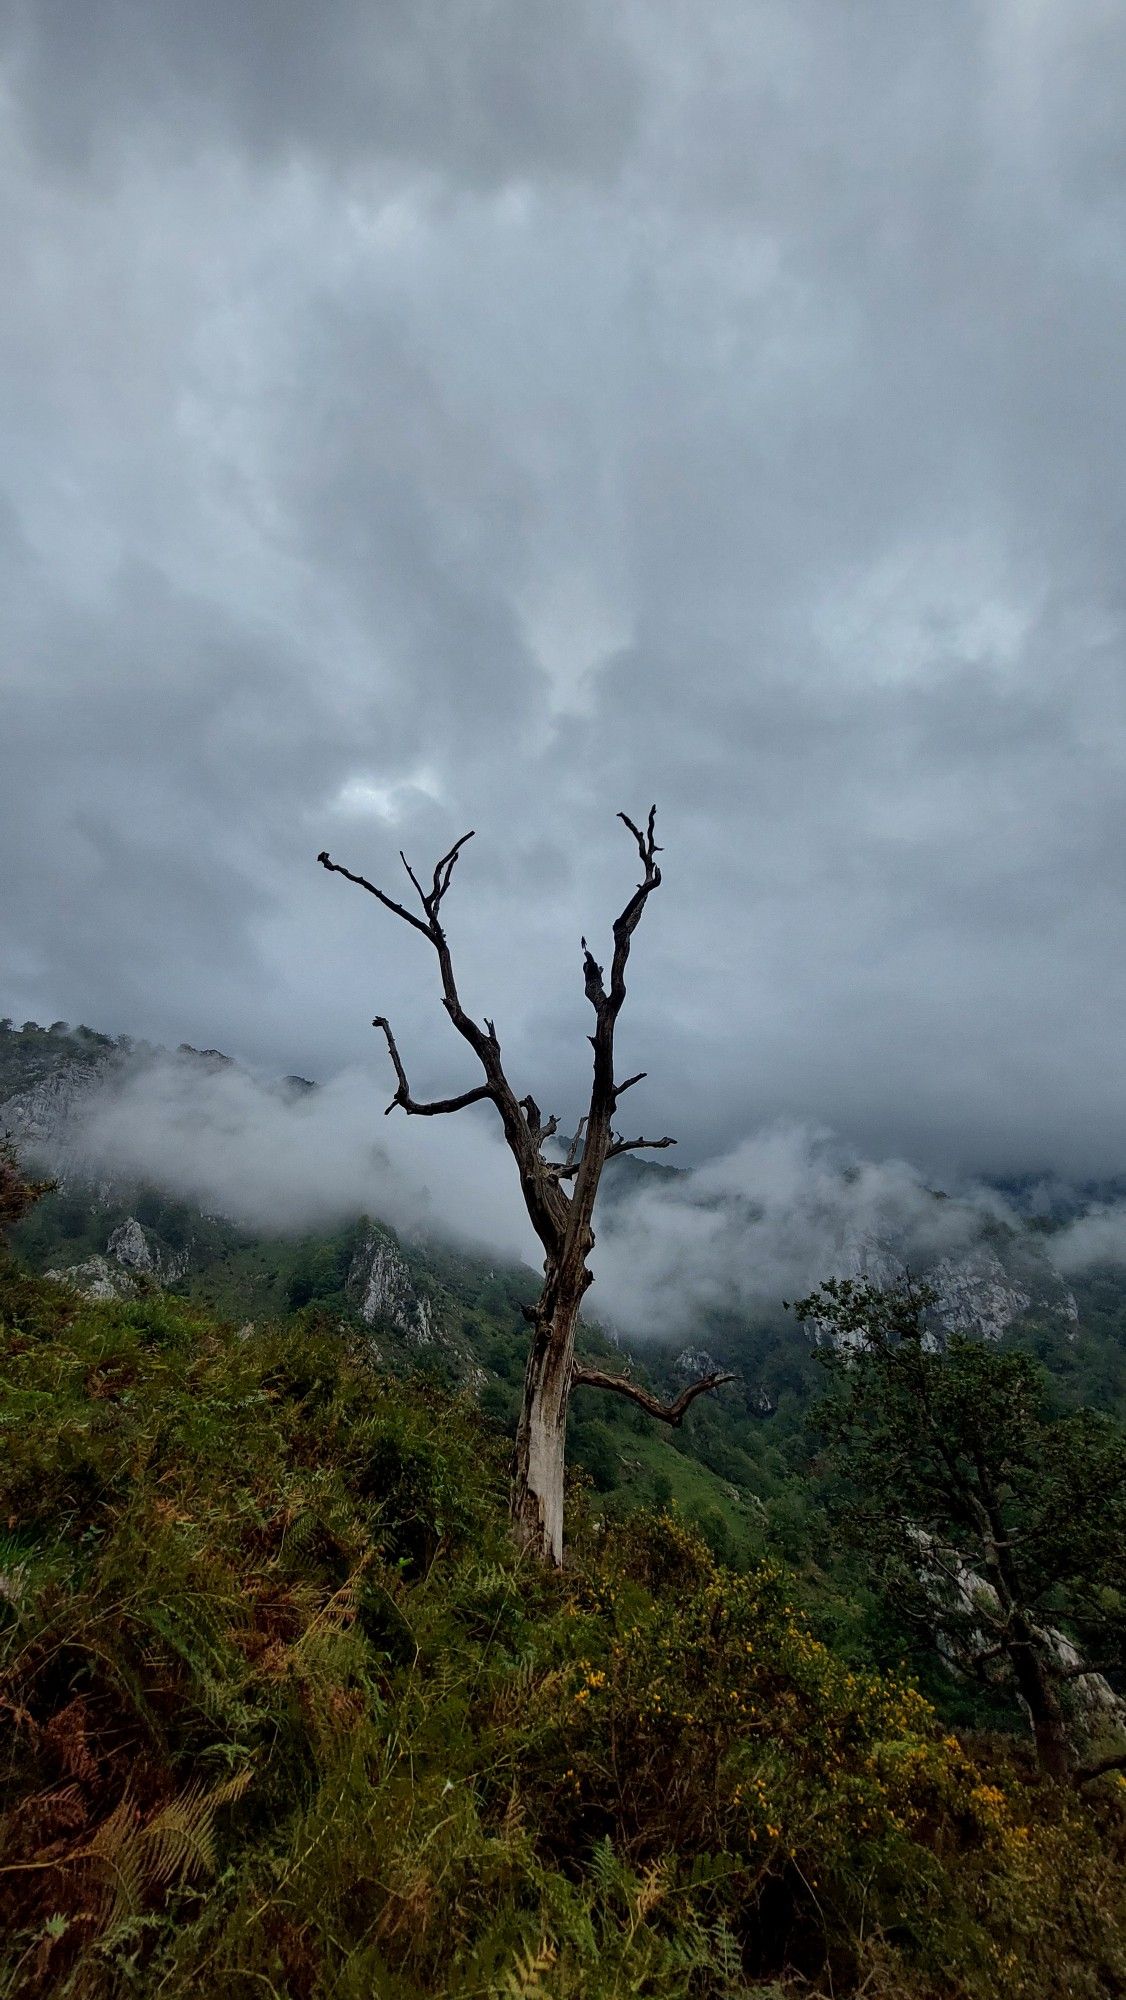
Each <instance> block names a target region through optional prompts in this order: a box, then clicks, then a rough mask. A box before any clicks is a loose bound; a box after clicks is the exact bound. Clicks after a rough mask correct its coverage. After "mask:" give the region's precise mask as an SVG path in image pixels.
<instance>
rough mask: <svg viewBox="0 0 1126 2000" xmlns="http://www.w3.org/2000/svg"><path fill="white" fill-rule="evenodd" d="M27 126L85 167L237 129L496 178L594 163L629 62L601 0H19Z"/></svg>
mask: <svg viewBox="0 0 1126 2000" xmlns="http://www.w3.org/2000/svg"><path fill="white" fill-rule="evenodd" d="M5 39H6V41H7V46H8V52H9V60H10V62H11V65H12V69H13V72H14V75H15V77H16V81H17V85H18V88H19V91H20V95H21V99H22V102H23V105H24V106H25V109H26V115H27V118H28V121H29V123H30V125H31V129H32V133H33V136H34V141H35V143H36V145H37V147H39V148H40V149H41V150H42V152H43V153H44V154H46V155H47V156H48V157H49V158H52V159H54V160H56V161H58V162H60V163H62V164H65V165H66V166H68V167H73V168H76V169H81V168H83V167H85V166H87V165H88V164H89V163H90V161H91V160H92V158H94V157H95V156H96V155H98V154H99V153H101V152H103V151H104V152H109V153H111V154H112V153H113V152H114V150H115V149H116V148H117V146H118V145H119V143H120V142H121V141H122V140H123V138H132V137H136V136H138V135H139V136H141V137H142V138H147V139H151V140H156V141H159V140H161V139H163V140H165V141H167V140H169V139H171V140H172V141H173V142H182V141H185V140H186V141H187V142H188V143H198V141H199V139H200V138H201V137H212V136H214V137H218V138H220V139H230V140H233V141H234V143H236V144H237V145H239V146H242V147H245V148H246V149H247V151H248V152H250V153H252V154H255V155H257V156H259V157H261V158H263V159H265V160H267V161H274V160H276V159H278V158H281V157H285V156H287V155H289V154H292V153H301V152H310V153H314V154H316V155H317V156H318V157H319V158H321V159H323V160H324V161H326V162H329V163H332V164H333V165H339V166H346V165H348V164H350V163H352V162H354V161H356V160H359V159H365V158H371V157H373V156H380V155H383V156H386V157H388V158H391V159H396V160H399V161H402V162H404V163H405V164H409V165H411V166H414V167H416V168H418V169H421V170H422V171H425V172H431V173H438V174H449V175H450V176H452V177H456V178H457V179H459V180H463V181H464V182H465V184H466V185H468V186H472V187H478V186H480V187H489V186H493V185H495V184H496V183H498V182H503V181H505V180H507V179H508V178H509V177H510V176H512V175H519V174H521V173H525V172H533V173H534V172H543V171H548V172H551V171H556V172H562V173H567V174H573V175H577V176H578V177H579V178H581V179H587V178H590V179H598V178H601V177H602V176H604V175H606V174H609V173H612V172H613V171H614V170H615V168H616V167H617V166H618V165H619V164H620V162H621V160H622V158H623V155H624V153H625V151H626V149H627V148H628V146H629V142H630V138H631V135H632V131H633V126H634V122H635V117H636V103H637V92H636V84H635V79H634V72H633V65H632V63H631V61H630V60H629V58H628V56H627V54H626V51H625V49H624V47H623V43H622V38H621V37H620V36H619V34H618V33H617V32H616V30H615V28H614V25H613V19H612V13H611V10H608V9H605V8H601V7H598V6H596V5H594V4H591V0H563V4H555V0H553V4H551V5H545V4H539V0H533V4H531V5H529V4H527V0H472V4H470V5H469V6H466V7H462V8H459V9H458V11H457V15H456V18H455V17H454V16H453V15H451V13H450V10H449V9H448V8H447V7H443V6H441V5H440V4H438V0H333V3H332V4H330V5H327V6H323V7H309V6H307V5H305V4H304V0H240V4H238V5H236V6H226V5H223V4H221V0H203V4H202V5H199V6H193V7H190V8H184V7H183V6H181V5H179V4H178V0H91V4H89V5H87V6H83V7H81V8H75V7H73V6H71V5H70V4H69V0H23V4H21V0H15V4H14V5H13V6H12V7H11V8H10V9H9V10H8V27H7V31H6V37H5Z"/></svg>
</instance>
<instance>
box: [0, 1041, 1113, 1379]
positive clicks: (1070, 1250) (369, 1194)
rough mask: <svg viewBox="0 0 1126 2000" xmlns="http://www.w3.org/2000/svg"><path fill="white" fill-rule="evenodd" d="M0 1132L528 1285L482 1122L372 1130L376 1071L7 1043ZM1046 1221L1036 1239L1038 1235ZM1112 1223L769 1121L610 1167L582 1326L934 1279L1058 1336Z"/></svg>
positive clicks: (516, 1228)
mask: <svg viewBox="0 0 1126 2000" xmlns="http://www.w3.org/2000/svg"><path fill="white" fill-rule="evenodd" d="M0 1047H2V1049H3V1051H4V1066H3V1069H2V1070H0V1117H2V1118H3V1119H4V1121H5V1123H6V1124H7V1125H8V1127H9V1128H10V1129H11V1130H12V1131H13V1132H14V1133H15V1134H16V1136H17V1137H20V1138H22V1139H24V1141H25V1142H26V1143H28V1144H29V1145H30V1146H31V1148H32V1150H33V1151H34V1152H35V1153H36V1154H37V1156H38V1157H41V1158H43V1159H44V1160H45V1161H46V1162H47V1163H48V1164H49V1165H51V1166H52V1168H53V1169H54V1170H55V1171H57V1172H59V1173H61V1174H62V1176H63V1177H64V1179H66V1180H71V1181H74V1180H78V1181H81V1182H83V1183H86V1184H91V1185H99V1186H102V1187H106V1186H116V1187H118V1188H121V1189H125V1190H128V1189H129V1188H132V1187H153V1188H159V1189H161V1190H164V1191H165V1192H166V1193H168V1194H171V1195H174V1196H175V1197H177V1198H178V1199H179V1200H181V1201H184V1202H187V1203H190V1204H193V1205H194V1206H195V1207H197V1208H198V1209H200V1210H201V1211H202V1212H204V1213H206V1214H214V1215H217V1216H220V1217H225V1218H228V1219H230V1220H232V1221H234V1222H237V1223H238V1224H240V1225H242V1226H244V1227H248V1228H251V1229H254V1230H257V1231H260V1232H263V1233H264V1234H266V1235H285V1234H290V1235H294V1234H299V1233H302V1232H307V1231H310V1230H316V1229H331V1228H334V1227H337V1226H339V1225H341V1224H342V1223H344V1222H347V1221H348V1220H350V1219H351V1218H354V1217H356V1216H357V1215H370V1216H374V1217H378V1218H379V1219H380V1220H381V1221H383V1222H385V1223H386V1224H388V1225H389V1226H390V1227H392V1228H393V1229H394V1230H396V1231H397V1232H399V1233H400V1234H401V1235H403V1236H404V1237H405V1238H407V1239H410V1240H415V1241H418V1242H426V1241H431V1242H443V1241H444V1242H447V1243H450V1244H454V1245H460V1246H462V1247H463V1248H465V1249H470V1250H473V1251H476V1252H479V1253H483V1254H487V1255H491V1256H498V1257H501V1258H503V1259H508V1260H511V1261H513V1262H516V1263H521V1264H524V1265H526V1266H528V1267H530V1268H532V1269H535V1268H538V1264H539V1253H538V1246H537V1244H536V1242H535V1238H534V1236H533V1234H532V1231H531V1228H530V1226H529V1224H528V1223H527V1219H526V1217H525V1214H524V1210H523V1206H522V1204H521V1202H520V1200H519V1195H518V1190H517V1188H516V1186H515V1183H514V1178H513V1174H512V1167H511V1160H510V1158H509V1155H508V1154H507V1151H506V1149H505V1147H504V1145H503V1141H502V1138H501V1135H500V1130H499V1125H498V1123H497V1121H496V1120H495V1118H493V1117H492V1116H491V1115H490V1113H489V1112H488V1110H487V1109H479V1108H476V1107H474V1108H471V1109H470V1110H468V1111H466V1112H463V1113H460V1114H458V1115H457V1116H456V1117H454V1118H449V1119H443V1120H441V1121H431V1120H425V1119H418V1120H413V1119H410V1118H407V1117H405V1116H404V1115H402V1114H401V1113H399V1112H397V1111H396V1112H393V1113H392V1114H391V1116H389V1117H385V1116H384V1113H385V1110H386V1105H387V1098H388V1091H389V1084H388V1080H387V1078H386V1076H385V1075H384V1074H382V1071H381V1069H378V1070H377V1066H376V1065H375V1064H373V1065H372V1066H371V1067H370V1068H367V1069H364V1070H354V1071H345V1072H342V1073H340V1074H338V1075H336V1076H334V1077H331V1078H329V1079H328V1080H327V1081H326V1082H325V1083H323V1084H313V1083H312V1082H311V1081H310V1080H309V1079H304V1078H296V1077H290V1078H283V1079H263V1078H260V1077H256V1076H253V1075H251V1074H250V1073H249V1072H248V1071H246V1070H245V1069H243V1068H241V1067H240V1066H239V1065H238V1064H236V1063H234V1062H232V1061H230V1060H229V1059H228V1058H227V1057H225V1056H224V1055H222V1053H221V1052H219V1051H217V1050H208V1051H200V1050H196V1049H192V1048H189V1047H187V1046H183V1047H181V1048H180V1049H179V1050H178V1051H167V1050H161V1049H156V1048H152V1047H149V1046H147V1045H140V1046H139V1045H137V1044H134V1043H131V1042H129V1041H128V1040H122V1041H120V1042H116V1043H115V1042H112V1041H111V1040H110V1039H109V1038H99V1037H91V1036H87V1037H86V1038H85V1039H84V1038H83V1037H82V1036H81V1035H78V1036H75V1035H71V1034H69V1033H61V1032H60V1033H48V1032H44V1031H39V1032H38V1033H37V1034H36V1033H31V1032H26V1031H25V1032H24V1033H22V1034H20V1033H19V1032H18V1031H9V1032H8V1033H7V1034H6V1035H4V1036H3V1037H2V1038H0ZM1046 1216H1050V1217H1053V1218H1055V1223H1054V1226H1052V1227H1051V1228H1046V1227H1045V1218H1046ZM1124 1218H1126V1209H1123V1208H1122V1207H1121V1206H1119V1205H1116V1204H1115V1203H1114V1202H1108V1201H1107V1199H1106V1196H1105V1190H1102V1191H1101V1190H1100V1189H1099V1187H1098V1185H1097V1184H1094V1185H1087V1186H1086V1187H1084V1188H1078V1187H1076V1186H1074V1185H1071V1184H1068V1183H1066V1182H1063V1181H1060V1180H1058V1179H1056V1180H1048V1179H1045V1180H1044V1181H1043V1182H1040V1183H1035V1184H1030V1183H1026V1184H1023V1185H1021V1186H1019V1187H1014V1188H1011V1189H1007V1190H1004V1189H1001V1188H999V1187H996V1186H991V1185H989V1184H987V1183H984V1182H967V1183H966V1184H964V1185H963V1186H961V1187H958V1188H954V1189H949V1190H942V1189H937V1188H935V1187H934V1186H933V1185H931V1184H930V1182H929V1180H928V1179H927V1177H926V1176H924V1175H923V1174H922V1173H921V1172H920V1171H919V1170H918V1169H917V1168H916V1167H914V1166H913V1165H911V1164H910V1163H909V1162H907V1161H904V1160H896V1159H890V1160H871V1159H864V1158H863V1157H861V1156H859V1155H858V1154H857V1152H856V1151H855V1149H852V1148H849V1147H848V1146H846V1145H845V1144H844V1143H843V1142H842V1141H841V1140H840V1139H839V1138H837V1137H835V1136H834V1135H833V1134H832V1133H830V1132H828V1131H827V1130H824V1129H818V1128H816V1127H811V1126H809V1125H803V1124H801V1123H798V1122H789V1123H785V1124H783V1123H776V1124H774V1125H772V1126H768V1127H766V1128H764V1129H762V1130H760V1131H758V1132H755V1133H752V1134H750V1135H748V1136H747V1138H745V1139H744V1140H743V1141H742V1142H741V1143H740V1144H739V1145H738V1146H736V1147H735V1148H733V1149H731V1150H729V1151H726V1152H724V1153H723V1154H722V1155H719V1156H717V1157H716V1158H714V1159H711V1160H707V1161H704V1162H702V1163H701V1164H699V1165H695V1166H692V1167H690V1168H687V1169H678V1168H674V1167H670V1166H667V1165H666V1164H665V1163H664V1161H661V1162H646V1163H640V1162H638V1161H635V1160H633V1159H626V1160H622V1161H620V1162H615V1163H614V1164H613V1165H612V1167H611V1169H610V1171H609V1172H608V1174H607V1177H606V1182H605V1187H604V1192H603V1196H602V1199H601V1203H600V1210H599V1221H598V1241H597V1245H596V1250H595V1255H594V1260H593V1262H594V1269H595V1285H594V1289H593V1291H592V1293H591V1295H590V1311H591V1312H592V1313H593V1314H594V1315H595V1316H597V1317H599V1318H601V1319H602V1320H603V1321H604V1322H605V1323H606V1324H608V1325H610V1326H613V1327H615V1328H617V1329H619V1330H620V1331H621V1332H622V1333H624V1334H626V1335H628V1336H629V1337H630V1338H632V1339H635V1340H637V1339H641V1340H645V1339H652V1340H656V1341H658V1342H665V1341H669V1340H674V1341H675V1340H676V1339H677V1338H678V1336H681V1335H685V1334H691V1333H692V1331H693V1330H698V1329H699V1328H700V1327H702V1326H705V1325H707V1324H710V1323H714V1322H715V1321H716V1320H717V1319H719V1320H723V1319H730V1318H732V1317H733V1316H734V1317H735V1318H739V1317H740V1316H742V1317H744V1318H745V1317H746V1316H748V1315H750V1316H751V1317H752V1318H753V1317H754V1316H755V1315H760V1316H761V1315H762V1314H763V1313H764V1312H766V1313H777V1312H778V1311H779V1309H780V1307H781V1302H782V1301H783V1300H784V1299H787V1298H793V1297H796V1296H799V1295H800V1294H802V1293H803V1292H805V1291H808V1290H809V1289H811V1288H812V1287H813V1286H814V1285H816V1284H817V1283H819V1282H820V1281H821V1280H822V1279H823V1278H825V1277H827V1276H830V1275H832V1274H840V1275H858V1274H867V1275H871V1276H874V1277H877V1278H880V1277H886V1276H889V1275H891V1274H892V1273H893V1272H895V1271H901V1270H904V1269H907V1268H910V1269H912V1270H915V1271H917V1272H918V1271H926V1272H932V1273H935V1274H936V1281H937V1282H938V1284H939V1286H940V1289H942V1288H945V1295H948V1296H947V1305H948V1309H949V1312H950V1313H951V1314H952V1315H953V1317H954V1319H955V1320H956V1319H957V1317H958V1315H959V1312H961V1313H962V1316H963V1317H964V1314H965V1311H966V1302H965V1300H963V1303H962V1305H961V1306H960V1307H959V1305H958V1303H957V1295H958V1292H959V1288H961V1289H962V1290H963V1291H965V1289H966V1287H967V1285H968V1286H969V1288H970V1292H971V1293H972V1294H973V1300H974V1301H975V1302H976V1309H977V1310H979V1311H980V1312H982V1313H984V1316H985V1318H986V1320H987V1321H988V1322H989V1323H990V1324H992V1323H993V1322H994V1321H996V1323H997V1330H1001V1329H1003V1327H1004V1326H1005V1325H1007V1324H1008V1323H1010V1321H1012V1320H1013V1319H1015V1318H1018V1317H1019V1316H1020V1314H1021V1313H1022V1312H1023V1311H1024V1310H1025V1309H1026V1308H1027V1307H1028V1306H1029V1304H1030V1302H1031V1301H1032V1300H1033V1299H1034V1298H1040V1299H1041V1300H1048V1301H1050V1302H1051V1307H1052V1310H1053V1311H1055V1312H1057V1313H1058V1314H1060V1315H1061V1316H1062V1318H1063V1319H1064V1320H1067V1319H1068V1318H1069V1317H1073V1316H1074V1302H1073V1301H1072V1302H1070V1303H1069V1299H1070V1294H1069V1293H1068V1290H1067V1285H1066V1283H1065V1281H1064V1276H1063V1274H1064V1273H1066V1274H1068V1275H1070V1276H1075V1275H1077V1274H1081V1273H1083V1272H1085V1271H1088V1270H1091V1269H1094V1268H1099V1267H1114V1266H1115V1265H1117V1264H1121V1263H1122V1262H1123V1261H1124V1260H1126V1222H1124Z"/></svg>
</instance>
